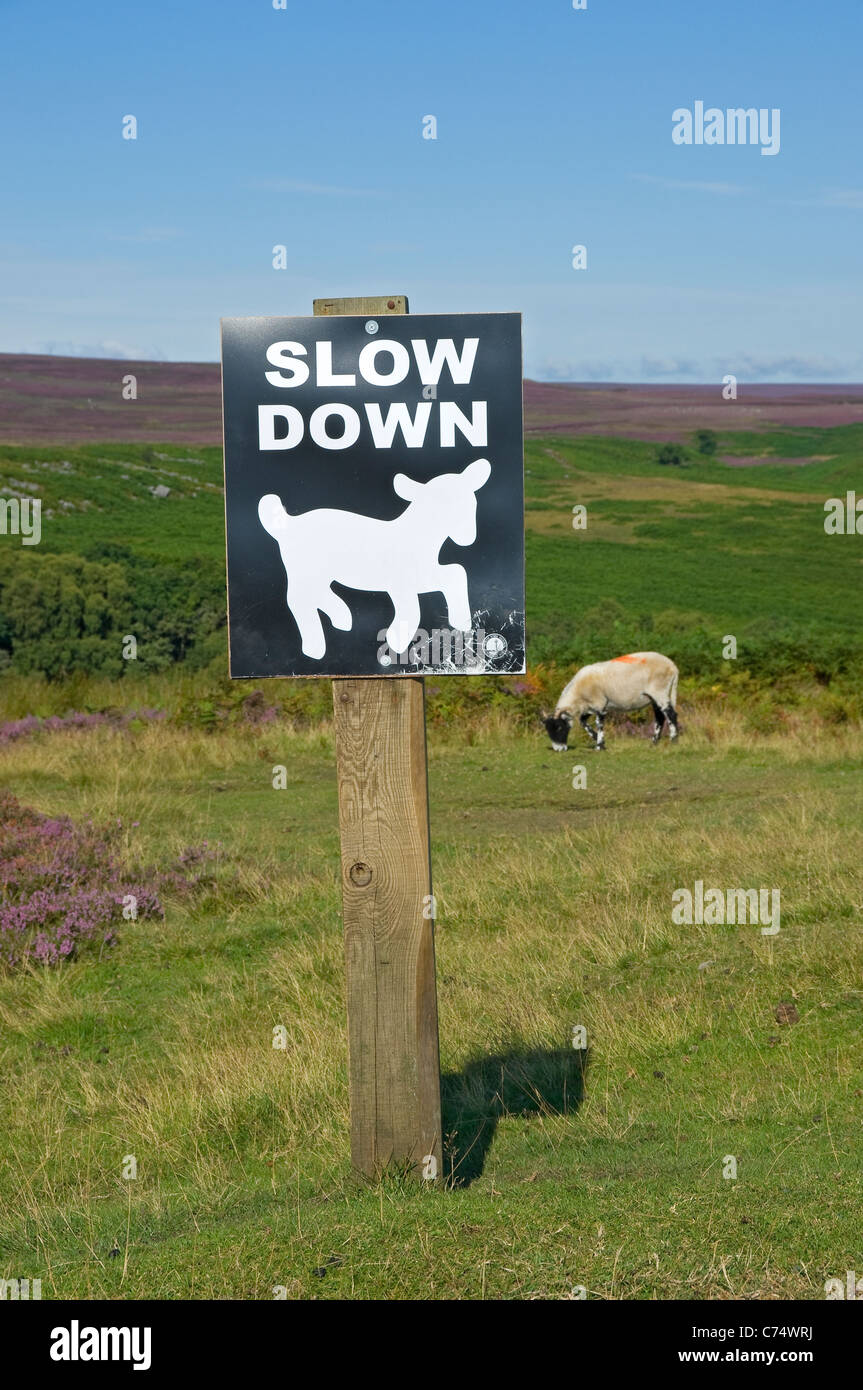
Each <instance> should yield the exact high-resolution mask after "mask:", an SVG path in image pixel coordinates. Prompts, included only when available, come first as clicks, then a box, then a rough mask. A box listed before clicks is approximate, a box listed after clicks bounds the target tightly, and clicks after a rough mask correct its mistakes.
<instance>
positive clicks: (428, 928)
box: [314, 295, 443, 1179]
mask: <svg viewBox="0 0 863 1390" xmlns="http://www.w3.org/2000/svg"><path fill="white" fill-rule="evenodd" d="M314 312H315V314H316V315H319V314H368V315H369V317H370V318H378V317H379V316H383V315H385V314H405V313H407V300H406V298H405V297H404V296H403V295H391V296H386V295H384V296H381V297H378V298H358V299H316V300H315V301H314ZM333 714H334V727H335V741H336V768H337V774H338V787H339V829H340V833H341V859H342V903H343V909H344V932H345V968H346V980H347V1009H348V1052H349V1071H350V1098H351V1157H352V1160H353V1164H354V1167H355V1168H357V1169H358V1170H359V1171H360V1172H362V1173H365V1174H367V1175H368V1176H370V1177H373V1176H376V1175H378V1174H380V1173H381V1172H382V1171H383V1169H384V1168H385V1167H386V1166H387V1165H389V1164H394V1165H397V1166H398V1167H403V1168H409V1169H411V1170H412V1171H413V1172H414V1173H415V1174H417V1175H420V1174H421V1175H422V1176H423V1177H424V1178H426V1179H433V1178H435V1177H437V1176H439V1175H441V1173H442V1166H443V1164H442V1152H441V1150H442V1143H441V1113H440V1057H439V1052H438V1026H437V992H436V986H435V961H434V899H433V897H432V886H431V857H430V847H429V819H428V772H427V765H426V730H425V689H424V682H423V679H422V677H420V676H390V677H377V678H374V677H369V678H350V679H340V680H334V681H333Z"/></svg>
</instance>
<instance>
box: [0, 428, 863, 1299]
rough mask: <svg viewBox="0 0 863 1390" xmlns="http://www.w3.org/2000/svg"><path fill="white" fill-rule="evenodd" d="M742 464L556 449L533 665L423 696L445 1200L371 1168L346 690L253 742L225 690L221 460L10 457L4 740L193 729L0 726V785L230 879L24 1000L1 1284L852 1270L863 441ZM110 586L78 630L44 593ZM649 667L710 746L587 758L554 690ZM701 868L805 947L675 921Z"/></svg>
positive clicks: (670, 1277)
mask: <svg viewBox="0 0 863 1390" xmlns="http://www.w3.org/2000/svg"><path fill="white" fill-rule="evenodd" d="M721 452H723V453H727V454H728V455H729V456H734V457H735V458H736V459H738V460H740V459H744V460H745V459H746V458H750V459H752V460H753V462H752V465H751V466H742V467H739V466H737V467H730V466H728V465H727V464H724V463H723V462H721V461H720V460H719V459H717V460H706V459H704V460H701V459H695V458H694V457H693V458H692V459H691V460H690V462H689V463H688V465H687V466H686V467H684V468H669V467H662V466H660V465H658V464H657V462H656V457H655V455H656V449H655V445H653V444H651V443H644V442H640V441H638V440H610V439H599V438H587V437H585V438H581V439H579V440H577V441H573V440H571V439H562V438H557V437H555V436H551V435H549V436H543V437H542V438H538V439H534V440H532V441H531V442H530V443H529V444H528V448H527V455H526V466H527V469H528V473H527V502H528V512H527V519H528V535H527V559H528V628H529V639H530V645H529V661H530V662H531V672H530V677H529V680H528V681H526V682H523V683H522V685H521V686H520V687H519V688H518V689H516V688H515V687H513V686H512V683H509V687H510V688H507V683H506V682H501V681H498V682H494V681H492V680H481V679H475V680H466V679H464V680H462V679H458V678H454V679H452V680H450V681H441V682H431V681H430V682H429V728H430V747H429V757H430V785H431V817H432V837H433V868H434V886H435V893H436V897H437V902H438V914H439V915H438V928H437V958H438V989H439V1008H440V1030H441V1051H442V1068H443V1097H444V1127H445V1131H446V1135H447V1168H446V1174H445V1176H446V1184H445V1186H442V1187H441V1188H439V1189H436V1190H435V1189H430V1188H425V1189H422V1190H418V1189H416V1188H414V1187H411V1186H409V1185H404V1184H402V1183H400V1182H399V1181H398V1180H397V1179H396V1178H388V1179H386V1180H385V1181H384V1182H383V1183H382V1184H380V1185H377V1186H373V1187H366V1186H364V1185H362V1184H361V1183H359V1182H358V1181H357V1180H356V1179H355V1178H354V1177H352V1175H351V1172H350V1165H349V1161H348V1153H349V1137H348V1096H347V1067H346V1039H345V1018H344V1014H345V1005H344V983H343V981H344V968H343V962H342V935H341V919H340V911H341V905H340V895H339V876H338V835H337V815H336V784H335V769H334V761H333V748H332V738H331V730H330V726H329V721H328V715H327V707H328V701H329V692H328V689H327V688H326V686H325V683H323V682H317V683H301V682H298V683H292V682H261V683H260V686H261V689H262V691H263V697H262V698H263V700H264V701H265V702H268V703H270V704H271V706H272V709H273V711H274V715H275V717H274V718H273V719H272V722H270V723H265V724H260V725H256V724H254V723H252V722H249V720H248V719H247V718H246V717H245V714H244V710H245V709H246V706H245V705H244V703H243V701H244V700H245V698H246V697H247V696H248V695H249V687H248V686H247V685H243V686H242V687H241V688H240V689H239V690H237V689H234V690H233V691H230V690H229V689H228V686H227V683H226V682H225V680H224V676H223V674H222V673H223V671H224V665H223V656H222V653H221V648H222V642H223V637H222V628H221V624H222V622H223V614H222V613H220V609H219V605H220V603H221V597H220V596H221V593H222V584H223V572H222V565H223V530H222V499H221V492H220V485H221V475H220V461H219V454H218V451H216V450H215V449H209V448H194V449H191V448H188V447H185V446H182V445H153V446H149V445H147V446H145V445H133V444H128V445H127V444H123V445H116V444H115V445H109V444H94V445H88V446H85V447H80V448H75V449H70V450H65V451H64V450H60V449H57V448H54V447H51V448H42V447H41V446H40V447H39V448H38V449H36V450H34V449H32V448H24V447H23V446H22V447H11V446H3V447H2V448H0V486H3V487H5V488H6V490H7V495H8V494H9V493H10V492H11V493H14V494H15V495H24V493H26V492H30V493H31V495H40V496H41V497H42V498H43V503H44V508H45V518H46V519H44V520H43V542H42V544H41V545H40V546H39V547H38V548H33V549H30V550H24V549H23V548H21V547H19V546H18V545H17V541H16V540H15V538H14V537H10V536H2V537H0V662H3V661H4V654H5V669H3V671H2V675H0V721H2V720H4V719H5V720H12V719H19V718H20V717H22V716H24V715H27V714H38V715H52V714H53V715H62V714H63V713H64V712H65V711H67V710H69V709H75V710H79V711H80V710H105V709H110V708H111V707H115V708H122V709H126V710H129V709H140V708H142V707H144V706H150V707H156V706H160V707H162V708H164V709H166V710H167V711H168V713H169V716H170V717H169V718H168V719H166V720H164V721H160V722H152V723H144V722H141V721H138V722H135V723H133V724H132V725H130V726H129V727H128V728H125V729H115V728H111V727H107V726H106V727H103V728H99V729H94V730H91V731H83V732H75V731H71V732H69V731H63V732H56V733H48V732H43V733H36V734H35V735H34V734H31V735H29V736H26V737H24V736H21V737H18V736H17V735H16V736H15V737H14V738H11V739H10V741H6V742H4V739H3V729H2V727H0V782H2V786H4V787H6V788H8V789H9V790H10V791H12V792H13V793H14V794H15V795H16V796H18V797H19V798H20V799H21V801H22V802H23V803H24V804H26V805H29V806H33V807H35V808H37V809H38V810H40V811H42V812H46V813H50V814H51V815H61V814H67V815H69V816H71V817H73V818H74V819H75V820H76V821H77V822H84V821H86V820H87V819H88V818H92V819H93V821H94V822H96V823H97V824H104V825H108V824H111V825H114V826H115V827H116V826H117V821H118V819H119V820H120V822H121V823H122V824H121V827H119V830H118V833H119V834H120V839H121V843H122V847H123V853H124V855H126V856H127V857H128V859H129V862H130V863H131V862H133V861H136V862H142V863H145V864H148V865H153V866H160V865H166V864H168V863H171V862H173V861H174V860H176V857H177V855H178V854H179V853H180V852H181V851H182V850H183V849H184V848H185V847H187V846H189V845H195V844H198V843H200V842H201V841H203V840H206V841H208V843H209V845H210V847H211V849H212V848H213V847H215V852H216V856H217V857H216V860H215V861H214V862H215V868H214V879H213V882H212V883H211V884H209V886H205V887H203V888H202V890H201V891H200V892H199V893H198V894H197V895H195V896H191V897H190V896H188V895H186V896H183V895H180V894H177V895H174V896H172V895H171V893H170V892H169V893H168V895H167V897H166V898H165V917H164V920H139V921H128V922H124V923H123V925H122V929H121V930H120V933H119V937H120V939H119V941H118V943H117V944H116V945H115V946H113V947H111V948H109V949H103V950H102V951H101V952H100V950H99V948H98V946H85V947H83V948H82V949H81V950H80V951H79V953H78V954H77V956H76V957H75V958H74V959H71V960H68V961H66V962H65V963H63V964H62V965H61V966H58V967H52V968H45V967H41V966H40V967H36V966H32V965H28V966H26V967H23V968H21V969H19V970H17V972H15V973H8V974H5V975H0V1065H2V1075H3V1078H4V1084H3V1087H2V1091H0V1126H2V1135H0V1277H21V1278H23V1277H29V1278H34V1277H37V1278H38V1277H41V1279H42V1281H43V1296H44V1297H46V1298H47V1297H60V1298H68V1297H73V1296H80V1297H91V1298H96V1297H102V1296H106V1297H119V1298H135V1297H141V1298H155V1299H158V1298H225V1297H239V1298H261V1299H268V1298H271V1297H273V1289H274V1288H275V1287H277V1286H283V1287H284V1288H285V1289H286V1290H287V1296H288V1297H289V1298H306V1297H316V1298H336V1299H342V1298H348V1297H356V1298H393V1299H445V1298H465V1299H482V1298H489V1299H493V1298H494V1299H498V1298H504V1299H508V1298H513V1299H527V1298H550V1299H567V1298H570V1297H573V1290H574V1289H578V1288H584V1289H586V1290H587V1294H588V1297H591V1298H602V1299H609V1298H624V1299H631V1298H638V1299H650V1298H668V1299H683V1298H697V1299H734V1298H778V1299H788V1298H794V1297H804V1298H821V1297H823V1292H824V1281H825V1280H826V1279H828V1278H831V1277H838V1278H844V1275H845V1271H846V1270H848V1269H858V1270H859V1268H860V1258H861V1256H860V1248H859V1231H860V1223H859V1213H860V1211H861V1209H863V1190H861V1189H863V1180H861V1173H860V1165H859V1151H860V1143H861V1125H863V1029H861V1022H863V970H861V966H863V941H861V934H860V920H861V907H863V904H861V874H860V864H861V857H863V856H861V849H863V815H861V811H863V805H861V802H863V795H861V779H860V772H861V761H863V674H861V671H863V666H861V657H863V586H861V583H860V579H861V563H863V550H861V544H863V542H861V541H860V538H854V537H841V536H836V537H833V536H827V535H825V532H824V527H823V519H824V512H823V504H824V501H825V499H826V498H827V497H830V496H836V495H842V494H843V493H844V491H845V490H846V488H848V489H850V488H854V487H857V490H858V493H860V492H863V487H861V465H860V460H861V457H863V426H860V425H845V426H842V427H837V428H834V429H807V430H805V431H794V432H778V431H775V432H772V433H764V432H761V433H759V434H757V435H756V434H751V435H744V434H739V433H738V434H736V435H728V436H726V437H723V439H722V440H721ZM771 458H774V459H776V460H778V461H777V462H775V463H771V462H770V461H769V460H770V459H771ZM756 460H757V462H756ZM789 460H791V462H789ZM794 460H799V461H800V462H794ZM157 486H163V487H164V486H167V487H170V489H171V492H170V494H169V496H167V497H164V498H157V497H155V496H154V495H153V493H152V491H151V489H152V488H155V487H157ZM577 504H583V505H586V506H587V508H588V526H587V529H586V530H585V531H584V532H578V531H574V530H573V528H572V520H571V518H572V508H573V506H574V505H577ZM48 513H51V515H48ZM120 516H122V518H123V523H122V526H119V525H118V517H120ZM190 536H191V537H194V546H193V552H194V553H193V557H192V561H191V568H190V561H189V537H190ZM64 557H65V559H64ZM82 557H83V558H82ZM61 560H62V561H63V563H64V564H65V563H66V562H68V563H69V564H70V565H71V566H72V567H73V568H72V569H63V568H62V566H61V568H59V569H57V568H56V566H57V564H58V562H59V561H61ZM85 560H86V563H87V564H88V565H91V566H93V568H92V569H89V570H87V571H86V572H85V571H84V570H80V569H75V568H74V567H75V566H77V565H79V563H84V561H85ZM52 566H53V567H55V568H52ZM193 570H194V573H193V572H192V571H193ZM40 575H41V576H42V578H41V579H40V578H38V576H40ZM103 581H104V592H102V596H101V599H100V600H99V602H96V601H95V599H94V601H93V603H92V604H91V605H90V607H89V608H88V607H87V605H82V607H81V617H80V624H79V628H78V629H74V630H73V628H72V627H69V628H67V629H64V632H63V638H62V643H61V642H60V640H59V638H58V634H57V630H56V626H55V624H56V622H57V618H56V614H55V613H54V611H53V610H52V607H51V604H52V603H54V604H57V603H60V602H61V601H62V603H63V604H64V605H65V606H64V608H63V611H64V613H66V614H68V612H69V611H70V610H71V609H74V603H73V602H71V600H70V595H73V596H74V595H75V594H77V593H78V592H79V591H80V589H81V586H82V585H83V586H84V587H85V588H86V586H88V585H89V586H94V587H95V590H97V591H98V590H99V585H100V584H102V583H103ZM159 586H161V587H159ZM153 594H156V595H157V596H159V595H161V598H162V599H163V602H161V604H160V605H157V606H158V607H159V613H160V623H161V626H153V627H152V628H148V626H147V623H148V621H149V619H148V616H147V614H148V612H149V611H150V609H151V608H152V595H153ZM112 595H113V598H112ZM142 596H145V597H146V602H144V598H142ZM112 603H113V604H114V607H113V608H112V606H111V604H112ZM136 604H137V607H136ZM88 623H89V624H90V626H89V627H88ZM129 624H132V626H129ZM171 624H173V627H172V626H171ZM130 631H131V632H135V633H137V634H138V638H139V659H138V661H136V662H129V663H125V664H124V663H123V662H122V661H121V659H120V657H119V634H121V633H124V632H130ZM202 632H204V633H205V640H202V639H201V633H202ZM727 634H735V635H736V637H737V639H738V645H739V655H738V658H737V660H736V661H729V660H724V659H723V656H722V646H723V641H724V638H725V636H726V635H727ZM175 641H176V642H179V643H180V644H181V646H183V649H184V651H186V652H187V654H188V660H187V661H186V662H185V663H184V664H180V665H172V664H171V653H172V651H173V650H174V649H175V648H174V646H173V645H172V644H174V643H175ZM208 644H209V645H208ZM61 646H62V647H63V652H64V653H65V655H64V657H63V661H64V662H65V663H66V667H67V668H68V669H66V668H64V670H63V671H62V672H61V673H60V674H59V675H58V677H57V678H56V679H54V680H46V679H45V676H44V674H40V673H41V672H42V670H43V666H42V665H40V662H42V661H43V658H45V659H47V658H48V657H51V658H52V659H53V656H54V655H55V654H56V652H57V651H58V649H59V648H60V647H61ZM640 646H644V647H657V648H658V649H660V650H665V651H668V653H669V655H671V656H672V657H674V658H675V660H677V661H678V664H679V665H680V667H681V672H682V681H681V699H680V705H681V716H682V721H683V730H684V733H683V737H682V739H681V741H680V743H679V745H678V746H676V747H672V746H670V745H668V744H667V743H666V742H663V743H662V744H661V745H660V746H659V747H658V748H652V747H651V746H650V744H649V743H648V742H647V740H645V739H643V738H641V737H637V736H635V734H636V733H637V732H639V730H638V728H632V729H629V730H628V731H624V730H615V728H614V727H613V726H612V727H611V728H610V730H609V751H608V752H607V754H604V755H603V756H602V757H597V756H596V755H594V754H592V753H591V752H590V750H589V749H588V748H587V747H586V746H583V745H581V744H578V743H576V746H575V747H574V748H573V749H571V750H570V753H569V754H567V755H555V754H553V753H552V752H551V750H550V749H549V747H548V744H547V742H546V741H545V740H544V738H543V736H542V735H541V734H540V732H539V730H538V727H536V725H535V714H536V709H537V707H538V706H539V704H540V703H541V702H542V700H543V699H546V700H549V699H551V700H553V699H554V698H555V696H556V693H557V691H558V690H559V688H560V686H561V684H562V683H563V681H564V679H566V678H568V676H569V675H570V674H571V673H572V670H573V668H574V666H575V664H576V663H579V662H581V661H584V660H588V659H597V658H598V657H601V656H609V655H613V654H616V653H617V652H619V651H626V650H632V649H634V648H636V647H640ZM196 653H197V655H196ZM79 658H80V660H79ZM88 661H89V662H90V663H91V666H90V667H88V665H87V662H88ZM76 662H77V663H78V664H77V665H76ZM532 721H533V722H532ZM278 764H283V765H285V767H286V768H287V782H288V785H287V788H286V789H284V790H278V791H277V790H275V789H274V788H273V785H272V770H273V767H274V766H275V765H278ZM576 765H583V766H584V767H586V770H587V786H586V787H579V788H576V787H574V785H573V769H574V767H575V766H576ZM697 880H703V881H704V883H705V887H713V886H715V887H720V888H722V889H726V890H727V889H736V888H740V889H746V888H767V889H778V890H779V891H780V893H781V904H782V907H781V912H782V916H781V930H780V932H779V933H778V934H777V935H775V936H765V935H762V933H761V932H760V930H759V927H758V926H757V925H733V926H708V925H703V924H702V925H695V924H694V925H689V926H687V925H679V924H676V923H675V922H674V921H673V919H672V893H673V892H674V891H675V890H677V889H680V888H684V887H688V888H690V889H692V887H693V885H694V883H695V882H696V881H697ZM0 906H2V903H0ZM278 1025H283V1026H284V1028H285V1029H286V1034H287V1047H286V1049H285V1050H278V1049H275V1048H274V1047H273V1046H272V1038H273V1029H274V1027H276V1026H278ZM578 1025H582V1026H583V1027H584V1028H586V1030H587V1050H586V1051H580V1050H577V1049H575V1048H573V1046H572V1034H573V1028H574V1027H576V1026H578ZM130 1155H131V1156H134V1158H135V1160H136V1162H137V1177H136V1178H134V1179H128V1178H125V1177H124V1175H123V1174H124V1165H125V1166H126V1168H127V1169H128V1156H130ZM731 1159H734V1160H735V1161H736V1166H737V1176H736V1178H735V1177H733V1176H728V1174H730V1172H731V1171H732V1169H733V1166H734V1165H733V1164H732V1163H731V1162H730V1160H731Z"/></svg>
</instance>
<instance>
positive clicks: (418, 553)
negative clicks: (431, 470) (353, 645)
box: [258, 459, 491, 659]
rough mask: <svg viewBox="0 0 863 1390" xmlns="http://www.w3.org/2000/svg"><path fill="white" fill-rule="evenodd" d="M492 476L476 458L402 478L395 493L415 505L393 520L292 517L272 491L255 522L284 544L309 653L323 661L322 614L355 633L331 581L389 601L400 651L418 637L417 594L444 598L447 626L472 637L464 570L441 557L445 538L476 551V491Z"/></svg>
mask: <svg viewBox="0 0 863 1390" xmlns="http://www.w3.org/2000/svg"><path fill="white" fill-rule="evenodd" d="M490 474H491V464H490V463H489V461H488V459H476V460H475V461H474V462H473V463H470V464H468V466H467V468H465V469H463V471H462V472H461V473H440V474H439V475H438V476H437V477H436V478H432V479H430V481H429V482H427V483H418V482H415V481H414V479H413V478H408V477H407V476H406V475H405V474H404V473H397V474H396V476H395V477H394V478H393V488H394V489H395V491H396V493H397V494H398V496H399V497H404V499H405V500H406V501H407V502H409V503H410V506H408V507H406V508H405V510H404V511H403V512H402V514H401V516H397V517H396V518H395V520H394V521H380V520H378V519H377V518H376V517H373V516H363V515H362V514H361V513H359V512H341V511H334V510H331V509H330V508H322V509H320V510H319V511H313V512H301V513H300V514H299V515H297V516H291V515H290V514H289V513H288V512H286V511H285V508H284V507H283V506H282V502H281V498H279V497H277V496H276V495H275V493H272V492H270V493H267V495H266V497H262V498H261V500H260V502H259V503H258V516H259V518H260V521H261V525H262V526H263V528H264V530H265V531H268V532H269V533H270V535H271V536H272V537H273V538H274V540H276V541H278V543H279V550H280V552H281V556H282V564H283V565H284V567H285V574H286V575H287V579H288V593H287V603H288V607H289V609H290V610H291V612H292V613H293V615H294V617H295V619H296V621H297V626H298V628H299V629H300V637H301V639H302V644H303V651H304V653H305V655H306V656H310V657H314V658H315V659H320V658H321V657H322V656H323V655H324V653H325V652H326V649H327V644H326V639H325V637H324V629H323V626H322V624H321V617H320V615H321V613H322V612H323V613H326V614H327V617H328V618H329V619H330V621H331V622H332V624H333V626H334V627H337V628H339V630H340V631H342V632H349V631H350V627H351V623H352V621H353V620H352V618H351V611H350V609H349V608H348V605H347V604H346V603H345V602H344V600H343V599H341V598H339V596H338V594H334V593H333V591H332V588H331V585H332V584H333V583H339V584H344V585H346V586H347V587H348V588H350V589H367V590H371V591H373V592H386V593H388V594H389V596H390V598H391V599H392V601H393V607H394V609H395V614H394V616H393V620H392V622H391V623H390V625H389V627H388V629H387V644H388V645H389V647H390V649H391V650H392V651H394V652H403V651H406V650H407V647H408V643H409V642H410V641H411V639H412V638H413V637H414V636H415V634H416V631H417V628H418V627H419V621H420V604H419V595H420V594H429V593H442V594H443V596H444V598H445V600H446V605H447V612H448V618H449V624H450V627H452V628H454V629H455V630H456V631H460V632H467V631H468V630H469V628H470V622H471V607H470V600H469V598H468V592H467V574H466V572H465V569H464V566H463V565H442V564H440V563H439V561H438V555H439V553H440V548H441V546H442V545H443V543H444V541H445V540H446V539H447V537H451V538H452V540H454V541H455V543H456V545H473V543H474V541H475V540H476V493H477V490H478V489H479V488H481V487H482V486H483V484H484V483H486V482H487V481H488V478H489V475H490Z"/></svg>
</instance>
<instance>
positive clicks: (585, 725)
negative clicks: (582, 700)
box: [578, 714, 596, 743]
mask: <svg viewBox="0 0 863 1390" xmlns="http://www.w3.org/2000/svg"><path fill="white" fill-rule="evenodd" d="M589 718H590V715H589V714H580V715H579V716H578V722H579V724H580V725H581V727H582V728H583V729H584V732H585V733H586V734H590V737H591V739H592V740H593V742H594V743H596V734H595V733H594V732H593V729H591V727H590V725H589V724H588V722H587V721H588V719H589Z"/></svg>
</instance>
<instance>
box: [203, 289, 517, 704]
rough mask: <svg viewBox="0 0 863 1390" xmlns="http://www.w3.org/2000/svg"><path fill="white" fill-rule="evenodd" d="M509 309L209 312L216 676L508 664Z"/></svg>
mask: <svg viewBox="0 0 863 1390" xmlns="http://www.w3.org/2000/svg"><path fill="white" fill-rule="evenodd" d="M521 372H522V366H521V315H520V314H441V315H437V314H434V315H428V314H416V315H404V316H402V315H392V316H390V315H386V316H383V317H381V318H380V319H374V318H368V317H366V316H364V315H357V316H354V315H345V316H338V317H321V318H249V319H223V320H222V393H223V407H224V429H225V512H226V522H227V533H228V618H229V626H230V650H231V675H232V676H234V677H255V678H258V677H261V676H310V675H316V676H318V675H320V676H323V675H326V676H384V675H406V674H412V675H416V674H432V673H434V674H436V675H441V674H452V675H470V674H476V673H484V674H488V673H490V672H491V673H495V672H496V673H501V674H503V673H510V672H515V671H523V670H524V669H525V668H524V491H523V455H522V406H521Z"/></svg>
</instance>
